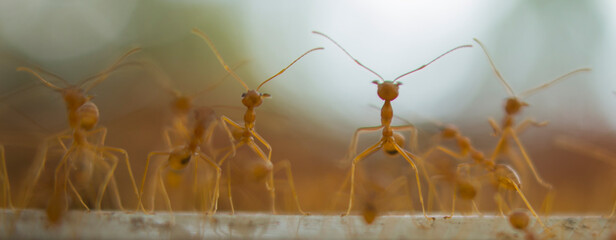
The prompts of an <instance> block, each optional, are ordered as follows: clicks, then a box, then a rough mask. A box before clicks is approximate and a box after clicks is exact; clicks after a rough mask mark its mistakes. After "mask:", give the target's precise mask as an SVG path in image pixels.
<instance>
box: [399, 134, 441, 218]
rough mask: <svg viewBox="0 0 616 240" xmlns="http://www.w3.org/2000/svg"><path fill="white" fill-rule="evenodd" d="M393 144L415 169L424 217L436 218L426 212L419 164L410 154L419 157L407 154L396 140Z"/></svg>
mask: <svg viewBox="0 0 616 240" xmlns="http://www.w3.org/2000/svg"><path fill="white" fill-rule="evenodd" d="M392 144H393V145H394V147H395V148H396V151H398V153H400V155H402V157H403V158H404V159H405V160H406V161H407V162H408V163H409V164H411V167H412V168H413V170H414V171H415V180H417V191H418V193H419V202H420V203H421V211H422V212H423V215H424V217H425V218H426V219H428V220H434V219H435V218H434V217H428V215H427V214H426V208H425V205H424V200H423V194H422V193H421V181H420V180H419V171H418V170H417V165H416V164H415V162H413V160H412V159H411V157H409V156H413V159H417V157H416V156H414V155H413V154H407V151H405V150H404V149H402V148H401V147H400V146H398V144H397V143H396V142H395V141H393V142H392Z"/></svg>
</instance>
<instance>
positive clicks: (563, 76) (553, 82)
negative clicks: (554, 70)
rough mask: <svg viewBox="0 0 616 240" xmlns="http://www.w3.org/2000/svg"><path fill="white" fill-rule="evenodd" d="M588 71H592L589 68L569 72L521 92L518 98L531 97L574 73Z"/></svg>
mask: <svg viewBox="0 0 616 240" xmlns="http://www.w3.org/2000/svg"><path fill="white" fill-rule="evenodd" d="M590 70H592V69H590V68H580V69H576V70H573V71H571V72H569V73H566V74H564V75H562V76H560V77H557V78H556V79H554V80H552V81H549V82H547V83H544V84H543V85H541V86H538V87H536V88H533V89H529V90H526V91H524V92H522V93H521V94H520V98H525V97H528V96H530V95H532V94H534V93H536V92H538V91H540V90H543V89H545V88H547V87H549V86H552V84H555V83H557V82H559V81H561V80H563V79H565V78H568V77H569V76H571V75H573V74H575V73H578V72H589V71H590Z"/></svg>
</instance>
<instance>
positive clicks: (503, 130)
mask: <svg viewBox="0 0 616 240" xmlns="http://www.w3.org/2000/svg"><path fill="white" fill-rule="evenodd" d="M474 40H475V42H477V43H478V44H479V46H481V49H482V50H483V52H484V53H485V55H486V56H487V58H488V61H489V62H490V66H491V67H492V70H493V71H494V73H495V75H496V77H497V78H498V79H499V80H500V82H501V83H502V84H503V86H504V87H505V89H506V90H507V93H508V94H509V98H507V99H506V102H505V106H504V110H505V116H504V118H503V121H502V124H501V125H500V126H499V124H498V123H497V122H496V121H495V120H494V119H493V118H489V119H488V121H489V123H490V125H491V126H492V129H493V130H494V135H495V136H498V135H500V138H499V140H498V143H497V145H496V147H495V148H494V151H493V152H492V155H491V157H490V159H491V160H492V161H494V160H495V159H496V158H497V157H498V156H499V155H507V156H509V157H510V158H511V160H512V161H514V162H515V163H516V164H518V165H519V166H520V167H521V164H520V163H519V161H517V159H518V157H517V155H513V152H512V151H511V149H510V144H509V142H508V139H509V137H511V138H512V139H513V140H514V142H515V144H516V145H517V147H518V149H519V150H520V153H521V154H522V157H523V158H524V161H525V162H526V164H527V165H528V166H529V168H530V170H531V172H532V173H533V175H534V177H535V179H536V180H537V182H538V183H539V184H540V185H541V186H543V187H545V188H547V189H548V190H549V192H548V195H547V197H546V199H550V198H552V196H553V195H554V188H553V186H552V184H550V183H548V182H546V181H545V180H543V178H542V177H541V176H539V173H538V172H537V170H536V169H535V166H534V164H533V162H532V161H531V159H530V157H529V156H528V154H527V152H526V149H525V148H524V147H523V146H522V142H521V141H520V139H519V138H518V134H520V133H521V132H523V131H524V130H525V129H526V128H528V127H529V126H530V125H533V126H536V127H543V126H546V125H547V124H548V122H547V121H545V122H537V121H535V120H534V119H532V118H526V119H524V120H523V121H522V122H521V123H520V124H518V125H516V124H515V116H516V115H517V114H519V113H520V112H521V110H522V108H523V107H527V106H529V104H528V103H526V102H524V101H523V99H524V98H526V97H528V96H530V95H532V94H534V93H537V92H539V91H541V90H543V89H545V88H548V87H550V86H552V85H554V84H555V83H557V82H559V81H561V80H563V79H566V78H567V77H569V76H571V75H573V74H575V73H578V72H588V71H590V70H591V69H590V68H580V69H576V70H573V71H571V72H569V73H566V74H564V75H561V76H559V77H557V78H555V79H553V80H551V81H549V82H547V83H544V84H542V85H540V86H537V87H535V88H531V89H529V90H526V91H524V92H522V93H520V94H515V93H514V91H513V89H512V88H511V86H510V85H509V84H508V83H507V81H505V79H504V78H503V76H502V75H501V74H500V72H499V71H498V69H497V68H496V66H495V65H494V61H492V58H491V57H490V55H489V54H488V51H487V50H486V47H485V46H484V45H483V43H481V41H479V40H478V39H476V38H474Z"/></svg>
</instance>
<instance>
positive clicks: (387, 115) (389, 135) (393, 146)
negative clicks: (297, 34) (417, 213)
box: [313, 31, 472, 219]
mask: <svg viewBox="0 0 616 240" xmlns="http://www.w3.org/2000/svg"><path fill="white" fill-rule="evenodd" d="M313 33H314V34H318V35H321V36H323V37H325V38H327V39H329V40H330V41H331V42H333V43H334V44H335V45H336V46H338V47H339V48H340V49H341V50H342V51H343V52H344V53H345V54H346V55H347V56H349V57H350V58H351V59H353V60H354V61H355V63H357V64H358V65H360V66H361V67H363V68H364V69H366V70H368V71H370V72H372V73H373V74H374V75H376V76H377V77H378V78H379V79H381V80H380V81H379V80H374V81H373V82H372V83H374V84H376V85H377V86H378V90H377V94H378V95H379V97H380V98H381V99H382V100H384V101H385V103H384V104H383V107H381V125H379V126H376V127H364V128H359V129H357V130H356V131H355V134H354V135H353V139H352V141H351V147H350V148H349V156H355V157H354V158H353V162H352V165H351V193H350V196H349V206H348V208H347V211H346V213H344V214H343V216H345V215H348V214H349V213H351V209H352V208H353V195H354V192H355V167H356V165H357V163H358V162H360V161H361V160H362V159H364V158H366V157H368V156H369V155H371V154H373V153H375V152H376V151H378V150H383V151H384V152H385V153H387V154H389V155H396V154H398V153H400V155H402V157H403V158H404V159H405V160H406V161H407V162H408V163H409V164H410V165H411V167H412V168H413V170H414V171H415V178H416V181H417V187H418V192H419V200H420V202H421V208H422V211H423V215H424V217H426V218H428V219H430V218H429V217H428V216H427V215H426V211H425V208H424V201H423V196H422V193H421V183H420V180H419V173H418V171H417V166H416V164H415V162H414V161H413V159H415V160H416V159H417V157H416V156H415V155H414V154H413V153H411V152H409V151H406V150H404V149H403V148H402V147H401V146H404V138H403V137H402V136H401V135H400V134H396V133H395V132H394V131H409V130H410V131H414V129H415V127H414V126H412V125H406V126H391V122H392V119H393V115H394V113H393V109H392V107H391V101H393V100H394V99H396V98H397V97H398V88H399V86H400V85H401V83H400V82H396V81H397V80H398V79H400V78H402V77H404V76H406V75H409V74H411V73H414V72H416V71H419V70H421V69H423V68H424V67H426V66H428V65H430V64H431V63H433V62H434V61H436V60H438V59H439V58H441V57H443V56H444V55H446V54H448V53H450V52H452V51H455V50H457V49H460V48H465V47H472V46H471V45H463V46H459V47H456V48H454V49H451V50H449V51H447V52H445V53H444V54H441V55H440V56H438V57H437V58H435V59H434V60H432V61H430V62H428V63H427V64H424V65H422V66H421V67H419V68H417V69H415V70H412V71H410V72H407V73H405V74H402V75H400V76H399V77H397V78H395V79H394V80H392V81H389V80H385V79H384V78H383V77H381V76H380V75H379V74H377V73H376V72H374V71H372V70H371V69H370V68H368V67H366V66H364V65H363V64H361V63H360V62H359V61H358V60H357V59H355V58H354V57H353V56H351V54H349V53H348V52H347V51H346V50H345V49H344V48H343V47H342V46H340V44H338V43H337V42H336V41H334V40H333V39H331V38H330V37H328V36H327V35H325V34H323V33H320V32H317V31H313ZM378 130H382V137H381V139H380V140H379V141H378V142H377V143H376V144H374V145H372V146H370V147H369V148H367V149H366V150H364V151H363V152H361V153H360V154H359V155H355V153H356V149H357V141H358V139H359V134H360V133H365V132H374V131H378Z"/></svg>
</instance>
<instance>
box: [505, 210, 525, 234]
mask: <svg viewBox="0 0 616 240" xmlns="http://www.w3.org/2000/svg"><path fill="white" fill-rule="evenodd" d="M529 222H530V217H529V216H528V214H527V213H526V212H525V211H523V210H514V211H512V212H511V213H510V214H509V224H511V226H512V227H513V228H515V229H518V230H524V229H526V227H528V223H529Z"/></svg>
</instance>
